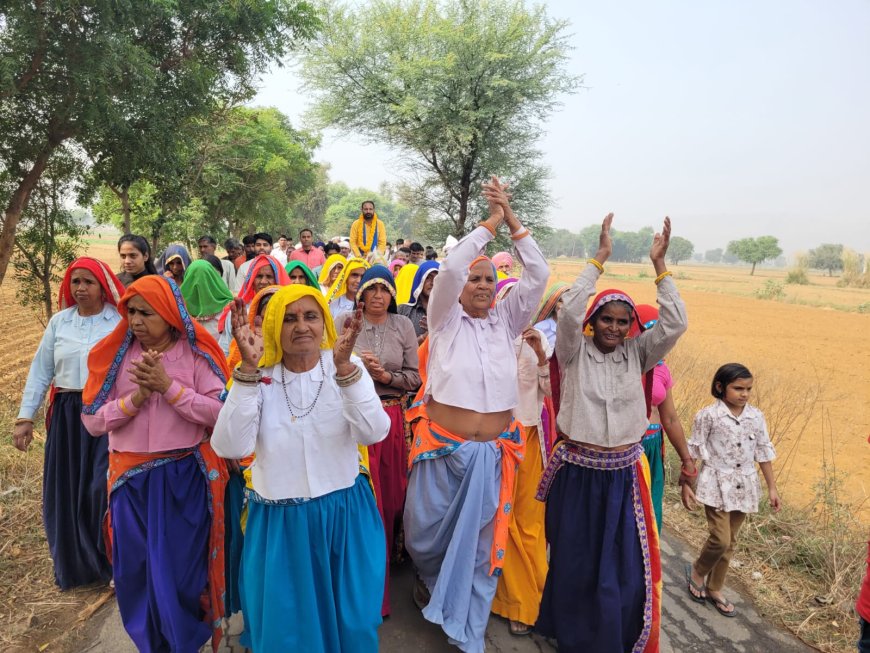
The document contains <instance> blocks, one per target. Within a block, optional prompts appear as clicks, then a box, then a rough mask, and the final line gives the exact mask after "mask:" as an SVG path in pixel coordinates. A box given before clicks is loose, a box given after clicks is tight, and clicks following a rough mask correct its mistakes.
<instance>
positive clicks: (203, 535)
mask: <svg viewBox="0 0 870 653" xmlns="http://www.w3.org/2000/svg"><path fill="white" fill-rule="evenodd" d="M118 312H119V313H120V314H121V321H120V323H119V324H118V325H117V326H116V327H115V329H114V330H113V331H112V333H110V334H109V335H108V336H107V337H105V338H104V339H103V340H101V341H100V343H99V344H98V345H97V346H96V347H94V348H93V350H92V351H91V355H90V356H89V357H88V370H89V376H88V382H87V385H86V386H85V389H84V392H83V393H82V395H83V396H82V399H83V401H84V403H85V406H84V409H83V415H82V421H83V422H84V425H85V428H87V429H88V431H90V432H91V434H92V435H97V436H99V435H100V434H103V433H106V432H108V434H109V436H108V437H109V474H108V482H109V513H108V520H109V527H108V535H109V540H110V542H109V543H110V544H111V546H112V567H113V572H114V579H115V592H116V593H117V597H118V608H119V610H120V612H121V620H122V621H123V623H124V628H126V630H127V632H128V633H129V635H130V637H131V639H132V640H133V642H134V643H135V644H136V646H137V648H138V649H139V650H140V651H196V650H197V649H198V648H199V647H200V646H202V645H203V644H204V643H205V642H206V641H208V639H209V637H212V642H213V643H215V644H216V643H217V642H219V641H220V635H221V631H220V620H221V618H222V617H223V614H224V611H223V594H224V557H223V545H224V521H223V497H224V488H225V486H226V480H227V469H226V464H225V463H224V461H223V460H221V459H219V458H218V457H217V456H216V455H215V454H214V451H212V449H211V446H210V445H209V443H208V439H207V435H208V431H207V429H210V428H211V427H213V426H214V423H215V421H216V420H217V416H218V412H219V411H220V408H221V406H222V404H221V401H220V398H219V397H220V394H221V391H222V390H223V388H224V384H225V383H226V378H227V367H226V360H225V359H224V355H223V352H222V351H221V350H220V348H219V347H218V345H217V343H216V342H215V340H214V338H212V337H211V336H210V335H208V333H207V332H206V330H205V329H204V328H203V327H202V326H201V325H199V324H197V323H196V322H195V321H194V320H192V319H191V317H190V314H189V313H188V312H187V309H186V307H185V305H184V300H183V299H182V297H181V293H180V292H179V290H178V286H176V285H175V282H174V281H172V280H171V279H166V278H164V277H160V276H149V277H145V278H143V279H139V280H138V281H136V282H134V283H133V284H132V285H131V286H130V287H129V288H128V289H127V292H126V293H125V295H124V297H123V298H122V299H121V302H120V304H119V305H118Z"/></svg>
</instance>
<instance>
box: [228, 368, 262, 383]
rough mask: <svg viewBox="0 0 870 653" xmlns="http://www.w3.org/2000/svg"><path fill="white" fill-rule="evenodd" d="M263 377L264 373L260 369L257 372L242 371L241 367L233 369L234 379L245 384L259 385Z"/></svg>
mask: <svg viewBox="0 0 870 653" xmlns="http://www.w3.org/2000/svg"><path fill="white" fill-rule="evenodd" d="M262 378H263V373H262V372H261V371H260V370H257V371H256V372H251V373H248V372H242V371H241V370H240V369H238V368H237V369H234V370H233V380H234V381H236V382H237V383H241V384H244V385H257V384H258V383H259V382H260V380H261V379H262Z"/></svg>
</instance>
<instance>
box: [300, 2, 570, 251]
mask: <svg viewBox="0 0 870 653" xmlns="http://www.w3.org/2000/svg"><path fill="white" fill-rule="evenodd" d="M566 28H567V23H565V22H564V21H557V20H552V19H550V18H548V17H547V15H546V13H545V10H544V8H543V7H541V6H538V7H535V8H533V9H527V8H526V7H525V6H524V5H523V3H522V2H518V1H516V0H482V1H481V2H467V1H463V0H446V1H444V2H438V1H437V0H375V1H374V2H372V3H367V4H364V5H361V6H359V7H358V8H355V9H349V8H347V7H343V6H342V7H340V6H336V5H331V6H330V15H329V18H328V20H326V21H325V25H324V29H323V31H322V32H321V35H320V38H319V41H318V42H317V44H316V46H315V47H311V48H309V49H308V50H306V53H305V55H304V59H303V69H302V73H303V77H304V79H305V80H306V83H307V87H308V90H309V91H310V92H311V95H312V97H313V99H314V107H313V110H312V114H311V115H312V117H313V118H314V119H315V122H316V123H317V124H319V125H320V126H332V127H336V128H339V129H340V130H343V131H345V132H347V133H354V134H358V135H362V136H364V137H368V138H371V139H373V140H377V141H382V142H385V143H387V144H389V145H391V146H393V147H394V148H396V149H397V150H398V151H399V152H400V153H401V154H402V155H403V156H404V161H405V162H406V164H407V167H408V169H409V170H410V172H411V173H412V175H413V180H414V182H413V183H414V186H415V187H416V189H417V193H418V195H419V198H418V201H416V202H415V204H416V205H418V206H420V207H422V208H423V209H425V210H426V211H429V212H431V214H432V215H436V216H439V217H440V218H441V221H443V222H447V226H446V227H442V226H439V227H436V228H434V229H433V230H431V231H430V232H429V237H430V238H436V237H441V236H443V235H445V234H444V231H445V230H449V232H452V233H453V234H454V235H455V236H462V235H464V234H465V233H467V232H468V231H469V230H470V229H471V228H472V226H473V225H474V223H475V222H476V221H478V220H479V219H480V218H481V216H482V215H483V212H484V211H485V209H486V207H485V203H484V202H482V201H481V200H480V197H479V195H480V193H479V192H478V190H479V186H480V184H481V182H483V181H485V180H486V179H487V178H488V177H489V175H490V174H499V175H502V176H503V177H504V178H506V179H508V180H510V181H511V189H512V192H513V194H514V202H515V208H516V210H517V213H518V214H520V215H523V217H524V222H528V223H529V225H530V226H532V227H534V226H535V224H536V223H543V219H544V214H545V211H546V207H547V205H548V196H547V193H546V190H545V180H546V177H547V171H546V169H545V168H544V167H542V166H541V165H540V164H539V163H537V162H538V161H540V152H539V151H538V150H537V148H536V146H535V144H536V142H537V140H538V138H539V137H540V135H541V134H542V131H543V120H544V119H545V118H546V116H547V114H548V113H549V112H550V111H551V110H552V109H553V108H554V106H556V98H557V97H558V96H559V95H560V94H562V93H565V92H569V91H572V90H573V89H574V88H575V87H576V86H577V84H578V82H579V80H578V79H577V78H575V77H572V76H571V75H569V74H567V72H566V70H565V63H566V60H567V56H568V49H569V46H568V35H567V33H566Z"/></svg>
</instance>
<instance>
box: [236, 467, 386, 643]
mask: <svg viewBox="0 0 870 653" xmlns="http://www.w3.org/2000/svg"><path fill="white" fill-rule="evenodd" d="M386 560H387V553H386V544H385V541H384V526H383V523H382V522H381V518H380V516H379V515H378V509H377V505H376V503H375V498H374V496H373V495H372V490H371V487H370V486H369V483H368V480H367V479H366V477H365V476H363V475H360V476H358V477H357V479H356V482H355V483H354V484H353V485H352V486H351V487H349V488H347V489H344V490H336V491H335V492H330V493H329V494H326V495H324V496H322V497H317V498H316V499H311V500H298V499H288V500H285V501H268V500H265V499H262V498H260V497H259V495H257V494H256V493H255V492H250V491H249V493H248V521H247V527H246V529H245V544H244V550H243V553H242V573H241V592H242V612H243V613H244V615H245V627H246V629H247V632H248V634H249V635H250V638H251V648H252V649H253V650H254V651H256V652H257V653H271V652H272V651H276V652H277V651H300V652H301V651H305V653H377V650H378V626H380V624H381V601H382V599H383V596H384V574H385V573H386Z"/></svg>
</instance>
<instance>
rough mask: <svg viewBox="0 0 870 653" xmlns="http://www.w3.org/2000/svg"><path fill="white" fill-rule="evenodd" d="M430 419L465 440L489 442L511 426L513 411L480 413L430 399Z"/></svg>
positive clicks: (427, 408)
mask: <svg viewBox="0 0 870 653" xmlns="http://www.w3.org/2000/svg"><path fill="white" fill-rule="evenodd" d="M426 412H427V413H428V414H429V419H431V420H432V421H433V422H435V423H436V424H438V425H439V426H441V427H443V428H445V429H447V430H448V431H450V432H451V433H455V434H456V435H458V436H459V437H461V438H463V439H465V440H474V441H475V442H489V441H490V440H495V439H496V438H497V437H498V436H499V435H501V434H502V433H504V431H505V429H507V427H508V426H510V423H511V419H512V417H513V415H512V413H511V411H509V410H503V411H501V412H498V413H478V412H477V411H476V410H469V409H467V408H459V407H457V406H448V405H447V404H441V403H438V402H437V401H435V400H434V399H432V398H431V397H430V399H429V401H428V402H427V404H426Z"/></svg>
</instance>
